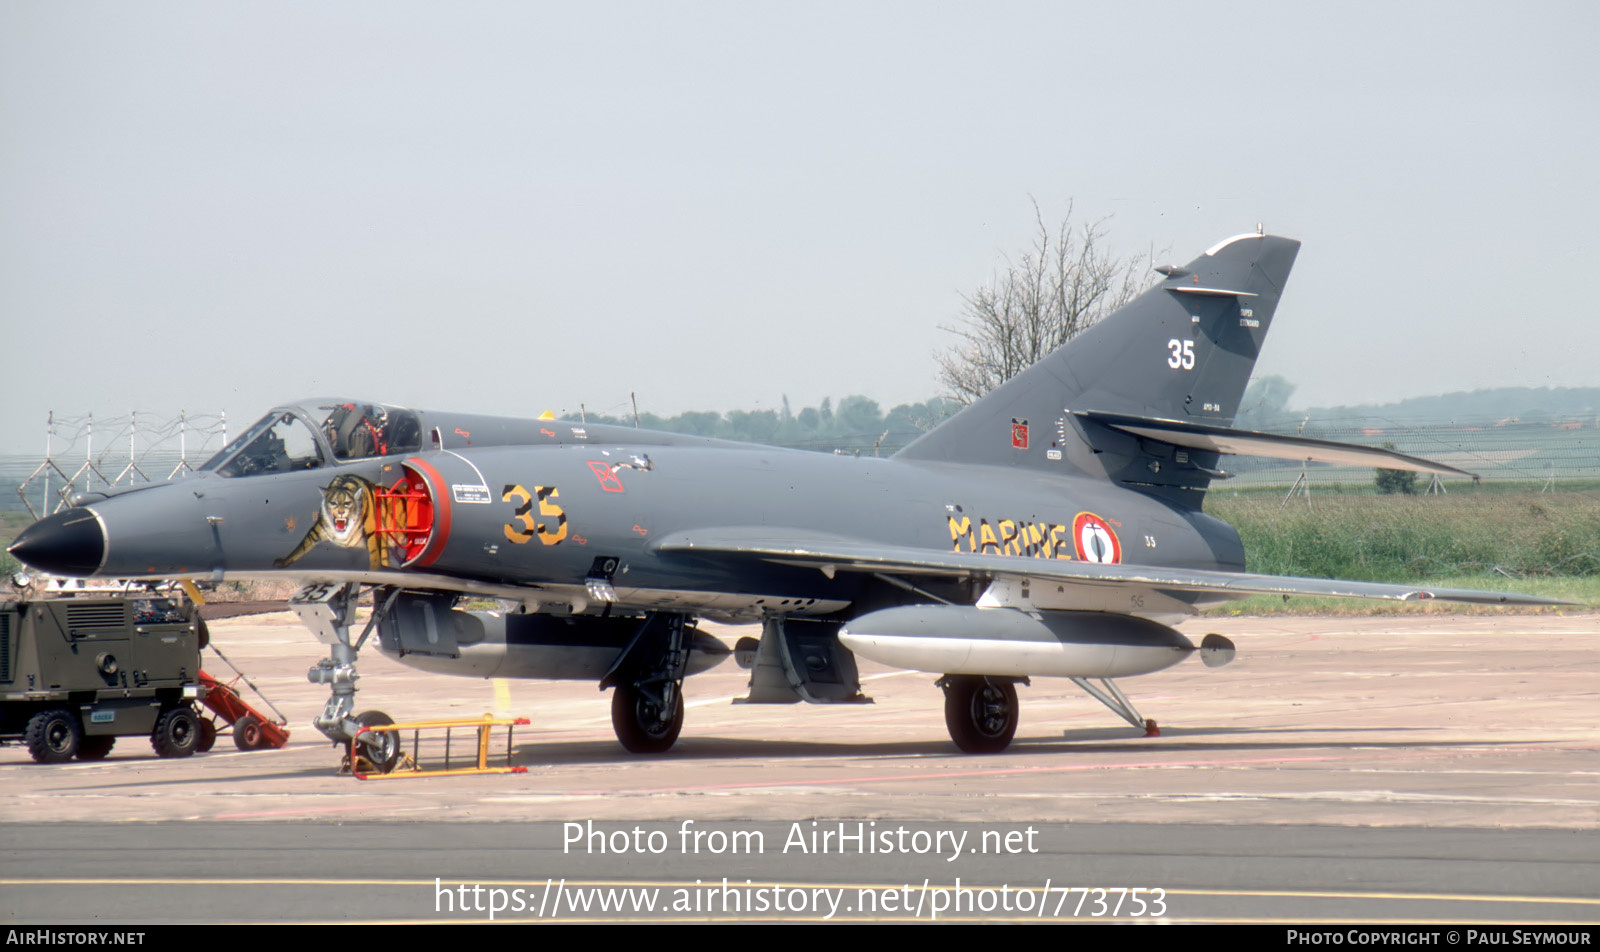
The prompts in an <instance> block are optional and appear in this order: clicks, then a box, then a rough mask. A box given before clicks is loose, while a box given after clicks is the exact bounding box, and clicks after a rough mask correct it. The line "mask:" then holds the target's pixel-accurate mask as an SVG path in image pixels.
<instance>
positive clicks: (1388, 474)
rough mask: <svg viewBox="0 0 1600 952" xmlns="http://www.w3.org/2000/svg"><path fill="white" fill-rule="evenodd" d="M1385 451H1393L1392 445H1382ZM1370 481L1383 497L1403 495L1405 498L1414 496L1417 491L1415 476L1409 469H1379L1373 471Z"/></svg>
mask: <svg viewBox="0 0 1600 952" xmlns="http://www.w3.org/2000/svg"><path fill="white" fill-rule="evenodd" d="M1383 448H1384V449H1386V450H1392V449H1394V444H1393V443H1384V444H1383ZM1374 472H1375V473H1376V475H1374V476H1373V478H1372V481H1373V483H1374V484H1376V485H1377V487H1378V492H1380V493H1383V494H1384V495H1391V494H1394V493H1403V494H1405V495H1407V496H1410V495H1414V494H1415V493H1416V491H1417V474H1416V473H1414V472H1412V471H1411V470H1409V469H1380V470H1375V471H1374Z"/></svg>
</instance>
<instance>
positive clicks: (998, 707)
mask: <svg viewBox="0 0 1600 952" xmlns="http://www.w3.org/2000/svg"><path fill="white" fill-rule="evenodd" d="M934 683H935V684H936V685H937V686H938V687H941V688H944V723H945V727H947V728H948V729H949V730H950V739H951V740H953V741H955V742H956V746H957V747H959V748H961V749H962V750H964V751H966V752H967V753H969V754H998V753H999V752H1000V751H1002V750H1005V749H1006V748H1007V747H1009V746H1010V745H1011V738H1012V737H1014V736H1016V733H1017V719H1018V718H1017V715H1018V711H1019V709H1020V705H1019V704H1018V703H1017V685H1016V679H1015V678H999V677H986V676H984V675H977V674H947V675H945V676H944V677H942V678H940V679H939V680H938V681H936V682H934Z"/></svg>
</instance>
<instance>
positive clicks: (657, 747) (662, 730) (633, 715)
mask: <svg viewBox="0 0 1600 952" xmlns="http://www.w3.org/2000/svg"><path fill="white" fill-rule="evenodd" d="M672 697H673V704H672V710H671V712H665V711H663V710H662V709H661V705H660V704H659V703H658V702H656V701H655V700H654V699H653V698H651V697H649V696H647V695H646V694H645V692H643V691H641V690H639V688H638V687H637V686H635V685H632V684H619V685H617V687H616V689H615V690H613V691H612V692H611V728H612V730H614V731H616V732H617V740H619V741H621V742H622V746H623V747H624V748H626V749H627V750H628V751H629V752H631V753H635V754H663V753H666V752H667V751H668V750H671V749H672V745H673V744H674V743H676V742H677V740H678V734H679V733H681V732H682V731H683V691H682V690H681V689H680V690H677V691H673V692H672Z"/></svg>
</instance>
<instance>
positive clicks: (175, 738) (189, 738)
mask: <svg viewBox="0 0 1600 952" xmlns="http://www.w3.org/2000/svg"><path fill="white" fill-rule="evenodd" d="M199 744H200V718H199V717H197V716H195V713H194V708H192V707H190V706H189V705H187V704H183V705H180V706H178V707H169V708H167V709H166V710H165V711H162V712H161V716H160V717H159V718H157V719H156V729H155V730H153V731H151V732H150V746H151V747H154V748H155V749H156V755H157V756H160V757H188V756H189V755H191V754H193V753H194V752H195V748H196V747H197V746H199Z"/></svg>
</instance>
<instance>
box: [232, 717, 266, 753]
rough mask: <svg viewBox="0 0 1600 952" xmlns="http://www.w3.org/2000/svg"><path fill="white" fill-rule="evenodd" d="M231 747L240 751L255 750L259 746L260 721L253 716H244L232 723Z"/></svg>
mask: <svg viewBox="0 0 1600 952" xmlns="http://www.w3.org/2000/svg"><path fill="white" fill-rule="evenodd" d="M233 746H235V747H237V748H239V749H240V750H255V749H256V748H257V747H260V746H261V721H260V719H259V718H257V717H256V716H255V715H254V714H246V715H245V716H243V717H241V718H239V719H238V720H236V721H234V722H233Z"/></svg>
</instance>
